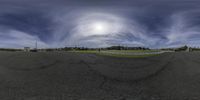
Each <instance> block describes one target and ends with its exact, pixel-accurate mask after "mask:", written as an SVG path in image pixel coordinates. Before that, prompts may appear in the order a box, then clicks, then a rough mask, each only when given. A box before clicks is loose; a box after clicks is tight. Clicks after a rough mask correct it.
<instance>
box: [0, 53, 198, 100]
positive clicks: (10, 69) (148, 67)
mask: <svg viewBox="0 0 200 100" xmlns="http://www.w3.org/2000/svg"><path fill="white" fill-rule="evenodd" d="M199 58H200V53H199V52H178V53H177V52H176V53H163V54H160V55H157V56H152V57H144V58H119V57H110V56H103V55H95V54H81V53H73V52H38V53H33V52H32V53H31V52H0V97H1V100H199V99H200V96H199V94H200V84H199V83H200V67H199V65H200V61H199Z"/></svg>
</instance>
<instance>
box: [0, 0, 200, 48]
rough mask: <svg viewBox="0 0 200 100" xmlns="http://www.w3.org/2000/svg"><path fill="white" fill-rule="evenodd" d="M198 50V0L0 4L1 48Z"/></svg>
mask: <svg viewBox="0 0 200 100" xmlns="http://www.w3.org/2000/svg"><path fill="white" fill-rule="evenodd" d="M36 41H37V43H38V47H39V48H58V47H66V46H70V47H72V46H81V47H91V48H94V47H108V46H113V45H121V46H133V47H136V46H142V47H149V48H169V47H179V46H183V45H188V46H192V47H200V1H199V0H0V48H23V47H32V48H34V47H35V42H36Z"/></svg>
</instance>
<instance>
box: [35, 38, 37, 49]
mask: <svg viewBox="0 0 200 100" xmlns="http://www.w3.org/2000/svg"><path fill="white" fill-rule="evenodd" d="M35 49H36V50H37V40H36V42H35Z"/></svg>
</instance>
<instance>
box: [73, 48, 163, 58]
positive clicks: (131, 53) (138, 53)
mask: <svg viewBox="0 0 200 100" xmlns="http://www.w3.org/2000/svg"><path fill="white" fill-rule="evenodd" d="M70 52H74V53H91V54H97V55H101V56H112V57H126V58H138V57H139V58H140V57H149V56H156V55H159V53H156V52H160V51H159V50H101V51H100V52H99V51H98V50H75V51H70Z"/></svg>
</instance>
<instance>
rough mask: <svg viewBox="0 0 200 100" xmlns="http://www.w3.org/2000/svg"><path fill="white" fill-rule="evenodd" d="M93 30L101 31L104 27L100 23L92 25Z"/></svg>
mask: <svg viewBox="0 0 200 100" xmlns="http://www.w3.org/2000/svg"><path fill="white" fill-rule="evenodd" d="M94 28H95V30H96V31H103V30H104V26H103V25H102V24H100V23H96V24H95V25H94Z"/></svg>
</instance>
